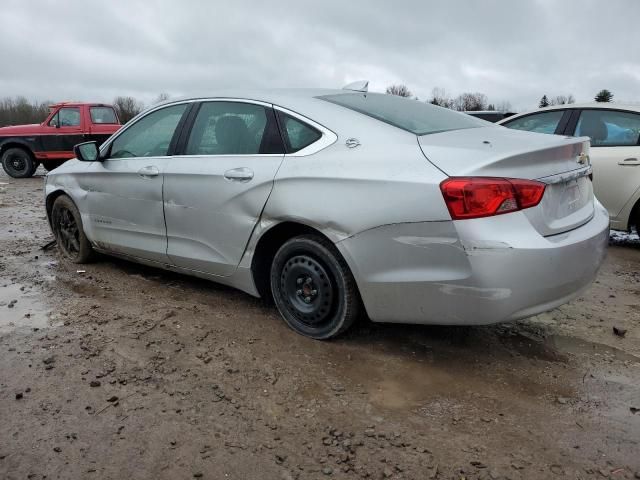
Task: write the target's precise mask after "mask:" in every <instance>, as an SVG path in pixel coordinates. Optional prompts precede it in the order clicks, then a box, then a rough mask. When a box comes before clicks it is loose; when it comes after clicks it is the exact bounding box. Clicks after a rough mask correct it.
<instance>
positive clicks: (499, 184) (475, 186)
mask: <svg viewBox="0 0 640 480" xmlns="http://www.w3.org/2000/svg"><path fill="white" fill-rule="evenodd" d="M544 188H545V184H544V183H541V182H536V181H533V180H520V179H516V178H509V179H507V178H487V177H452V178H448V179H447V180H445V181H444V182H442V183H441V184H440V190H442V195H443V196H444V201H445V203H446V204H447V208H448V209H449V213H451V218H453V219H454V220H461V219H465V218H480V217H490V216H492V215H500V214H503V213H509V212H515V211H516V210H522V209H523V208H530V207H535V206H536V205H537V204H538V203H540V200H542V195H544Z"/></svg>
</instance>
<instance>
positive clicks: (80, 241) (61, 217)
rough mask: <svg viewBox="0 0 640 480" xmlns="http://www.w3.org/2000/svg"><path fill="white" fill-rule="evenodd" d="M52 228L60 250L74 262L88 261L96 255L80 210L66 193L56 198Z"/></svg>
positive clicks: (52, 210)
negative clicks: (85, 231) (86, 232)
mask: <svg viewBox="0 0 640 480" xmlns="http://www.w3.org/2000/svg"><path fill="white" fill-rule="evenodd" d="M51 228H52V229H53V234H54V235H55V237H56V242H57V243H58V247H59V249H60V251H61V252H62V253H63V254H64V255H65V256H66V257H67V258H69V259H70V260H71V261H72V262H74V263H87V262H89V261H90V260H91V259H92V258H93V257H94V255H95V254H94V251H93V248H92V247H91V243H89V240H88V239H87V236H86V235H85V234H84V230H83V228H82V218H81V217H80V212H79V211H78V208H77V207H76V206H75V204H74V203H73V201H72V200H71V199H70V198H69V197H67V196H66V195H62V196H60V197H58V198H56V200H55V202H54V203H53V208H52V209H51Z"/></svg>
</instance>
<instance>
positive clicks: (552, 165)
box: [46, 85, 609, 339]
mask: <svg viewBox="0 0 640 480" xmlns="http://www.w3.org/2000/svg"><path fill="white" fill-rule="evenodd" d="M75 151H76V156H77V160H72V161H69V162H67V163H66V164H64V165H63V166H62V167H60V168H58V169H56V170H54V171H53V172H51V173H49V175H48V176H47V178H46V210H47V215H48V218H49V222H50V225H51V228H52V230H53V232H54V234H55V237H56V239H57V241H58V245H59V248H60V250H61V251H62V252H63V253H64V254H65V255H66V256H68V257H69V258H70V259H71V260H72V261H74V262H78V263H83V262H87V261H90V260H91V259H92V258H93V257H94V256H95V252H100V253H105V254H109V255H115V256H118V257H122V258H126V259H130V260H133V261H136V262H140V263H144V264H149V265H153V266H156V267H161V268H165V269H169V270H174V271H178V272H183V273H187V274H190V275H195V276H198V277H203V278H207V279H210V280H213V281H216V282H220V283H224V284H227V285H231V286H233V287H236V288H238V289H240V290H243V291H245V292H247V293H249V294H251V295H255V296H260V297H263V298H266V299H270V298H273V300H274V302H275V305H276V307H277V308H278V310H279V311H280V313H281V314H282V317H283V318H284V320H285V321H286V322H287V324H288V325H289V326H290V327H291V328H292V329H294V330H295V331H297V332H299V333H301V334H302V335H306V336H309V337H312V338H316V339H327V338H330V337H334V336H336V335H338V334H340V333H341V332H344V331H345V330H346V329H347V328H349V326H351V325H352V324H353V322H354V321H355V320H356V319H357V318H358V317H359V316H361V315H364V314H366V315H367V316H368V317H369V318H370V319H371V320H373V321H375V322H401V323H421V324H448V325H469V324H489V323H495V322H502V321H508V320H515V319H520V318H524V317H528V316H531V315H535V314H538V313H540V312H543V311H546V310H549V309H552V308H555V307H557V306H559V305H561V304H563V303H565V302H567V301H569V300H570V299H572V298H574V297H575V296H576V295H578V294H579V293H580V292H581V291H582V290H583V289H585V288H586V287H588V286H589V285H590V283H591V282H592V281H593V279H594V277H595V275H596V272H597V270H598V268H599V266H600V264H601V263H602V261H603V258H604V255H605V251H606V245H607V241H608V233H609V218H608V215H607V213H606V211H605V210H604V209H603V207H602V206H601V205H600V203H599V202H598V201H597V200H596V199H595V198H594V195H593V188H592V183H591V179H590V174H591V166H590V164H589V140H588V139H587V138H566V137H555V136H550V135H542V134H536V133H530V132H522V131H515V130H510V129H507V128H504V127H500V126H496V125H493V124H491V123H488V122H484V121H482V120H479V119H476V118H472V117H469V116H467V115H464V114H461V113H456V112H453V111H450V110H447V109H443V108H439V107H436V106H433V105H429V104H426V103H423V102H419V101H417V100H409V99H403V98H399V97H395V96H391V95H384V94H377V93H368V92H367V91H366V88H365V86H364V85H359V86H352V87H350V89H346V90H345V89H343V90H272V91H257V92H256V91H253V92H248V91H243V92H232V93H225V94H223V95H218V96H213V97H207V98H194V99H189V100H181V101H175V102H169V103H166V104H163V105H160V106H155V107H153V108H151V109H149V110H147V111H146V112H144V113H142V114H140V115H139V116H137V117H136V118H135V119H134V120H132V121H131V122H129V123H128V124H127V125H126V126H124V127H123V128H122V129H121V130H120V131H119V132H117V133H116V134H114V135H113V136H112V137H111V138H110V139H109V140H108V141H106V142H105V143H104V144H103V145H102V147H101V148H100V149H99V150H98V147H97V146H96V144H95V143H92V142H87V143H84V144H80V145H78V146H76V149H75Z"/></svg>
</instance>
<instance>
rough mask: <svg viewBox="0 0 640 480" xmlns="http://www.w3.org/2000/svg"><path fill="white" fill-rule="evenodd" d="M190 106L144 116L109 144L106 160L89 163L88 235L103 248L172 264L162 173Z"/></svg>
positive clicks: (84, 183) (83, 178)
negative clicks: (169, 261)
mask: <svg viewBox="0 0 640 480" xmlns="http://www.w3.org/2000/svg"><path fill="white" fill-rule="evenodd" d="M189 105H190V104H185V103H182V104H177V105H176V104H174V105H169V106H166V107H162V108H160V109H157V110H154V111H152V112H150V113H148V114H147V115H145V116H144V117H142V118H140V119H139V120H137V121H136V122H135V123H133V124H132V125H130V126H128V127H127V128H126V129H124V130H123V131H122V132H121V133H120V134H118V135H117V136H116V137H115V138H114V140H113V141H112V142H111V143H110V144H108V145H107V147H106V150H107V153H106V155H107V158H106V159H105V160H104V161H102V162H91V163H90V164H89V166H88V168H87V170H85V172H84V173H83V175H81V176H79V179H80V181H81V182H82V185H81V186H82V188H83V190H85V191H86V192H87V205H88V212H89V225H88V227H89V229H90V230H88V231H89V235H88V236H89V238H91V239H92V240H93V241H94V242H96V243H98V246H99V247H101V248H103V249H106V250H110V251H113V252H116V253H119V254H125V255H131V256H134V257H137V258H141V259H145V260H152V261H156V262H161V263H168V258H167V240H166V229H165V223H164V210H163V205H162V181H163V176H162V173H163V170H164V169H165V166H166V165H167V162H168V161H169V160H170V159H171V153H172V151H173V149H174V148H175V145H176V142H177V137H178V135H179V131H180V128H181V125H182V119H183V118H185V116H186V111H187V108H188V107H189ZM85 228H87V227H85Z"/></svg>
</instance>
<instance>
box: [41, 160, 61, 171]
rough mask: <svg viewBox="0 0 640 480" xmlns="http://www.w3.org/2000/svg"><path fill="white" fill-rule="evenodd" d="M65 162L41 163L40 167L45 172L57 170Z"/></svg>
mask: <svg viewBox="0 0 640 480" xmlns="http://www.w3.org/2000/svg"><path fill="white" fill-rule="evenodd" d="M64 162H66V160H47V161H46V162H42V166H43V167H44V169H45V170H46V171H47V172H50V171H51V170H54V169H56V168H58V167H59V166H60V165H62V164H63V163H64Z"/></svg>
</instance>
